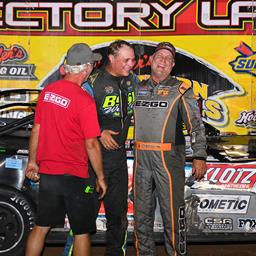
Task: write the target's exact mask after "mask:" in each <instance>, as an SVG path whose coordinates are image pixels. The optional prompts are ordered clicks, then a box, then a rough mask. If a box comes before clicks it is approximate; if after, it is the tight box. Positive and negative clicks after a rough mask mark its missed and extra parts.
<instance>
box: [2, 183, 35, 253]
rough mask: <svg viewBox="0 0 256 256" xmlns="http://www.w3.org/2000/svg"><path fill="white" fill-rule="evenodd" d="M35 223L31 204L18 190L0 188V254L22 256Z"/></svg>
mask: <svg viewBox="0 0 256 256" xmlns="http://www.w3.org/2000/svg"><path fill="white" fill-rule="evenodd" d="M34 223H35V210H34V207H33V205H32V203H31V202H30V201H29V200H28V199H27V198H26V197H25V196H24V195H23V194H22V193H21V192H20V191H18V190H15V189H11V188H7V187H0V254H3V255H5V256H18V255H19V256H20V255H23V253H24V249H25V242H26V238H27V236H28V234H29V232H30V230H31V229H32V228H33V226H34Z"/></svg>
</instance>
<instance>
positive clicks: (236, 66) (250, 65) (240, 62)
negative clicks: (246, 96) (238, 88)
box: [229, 42, 256, 76]
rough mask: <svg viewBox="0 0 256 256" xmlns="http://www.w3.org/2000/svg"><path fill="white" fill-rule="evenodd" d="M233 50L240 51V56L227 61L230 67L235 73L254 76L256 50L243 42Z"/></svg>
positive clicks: (255, 70)
mask: <svg viewBox="0 0 256 256" xmlns="http://www.w3.org/2000/svg"><path fill="white" fill-rule="evenodd" d="M235 50H236V51H237V52H239V53H240V56H238V57H237V58H236V59H235V60H234V61H231V62H230V63H229V64H230V65H231V66H232V69H233V70H234V71H235V72H236V73H247V74H250V75H252V76H256V52H254V51H253V50H252V49H251V47H250V46H248V45H247V44H246V43H244V42H242V43H241V44H240V46H239V47H237V48H235Z"/></svg>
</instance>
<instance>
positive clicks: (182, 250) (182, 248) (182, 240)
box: [179, 207, 187, 254]
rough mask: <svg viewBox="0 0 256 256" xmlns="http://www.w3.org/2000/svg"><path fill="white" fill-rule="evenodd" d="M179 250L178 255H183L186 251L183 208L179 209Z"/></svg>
mask: <svg viewBox="0 0 256 256" xmlns="http://www.w3.org/2000/svg"><path fill="white" fill-rule="evenodd" d="M179 249H180V254H185V253H186V251H187V247H186V221H185V207H180V208H179Z"/></svg>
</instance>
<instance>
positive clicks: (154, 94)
mask: <svg viewBox="0 0 256 256" xmlns="http://www.w3.org/2000/svg"><path fill="white" fill-rule="evenodd" d="M175 53H176V50H175V48H174V46H173V45H172V44H170V43H169V42H162V43H159V44H158V45H157V47H156V50H155V53H154V54H153V55H152V56H151V57H150V61H151V77H150V78H149V79H148V80H146V81H143V82H142V84H141V85H140V86H139V88H138V93H137V95H136V103H135V110H134V111H135V168H134V218H135V237H136V249H137V256H153V255H155V252H154V250H155V248H154V240H153V225H154V197H153V191H154V189H156V191H157V196H158V199H159V204H160V209H161V214H162V218H163V224H164V238H165V246H166V252H167V254H166V255H168V256H177V255H186V224H185V207H184V206H185V203H184V180H185V177H184V176H185V172H184V165H185V139H184V135H183V131H182V126H183V122H184V123H185V125H186V128H187V130H188V133H189V135H190V136H191V145H192V149H193V159H194V160H193V175H194V176H195V178H196V179H198V180H200V179H201V178H202V177H203V175H204V173H205V172H206V163H205V159H206V139H205V133H204V126H203V124H202V120H201V116H200V112H199V108H198V106H197V101H196V99H195V96H194V94H193V91H192V89H191V87H190V86H189V85H187V84H185V83H182V82H180V81H178V80H177V79H176V78H174V77H172V76H171V75H170V73H171V71H172V69H173V67H174V65H175Z"/></svg>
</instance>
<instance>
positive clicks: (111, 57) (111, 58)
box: [108, 54, 115, 63]
mask: <svg viewBox="0 0 256 256" xmlns="http://www.w3.org/2000/svg"><path fill="white" fill-rule="evenodd" d="M114 58H115V56H114V55H113V54H109V55H108V59H109V62H110V63H113V62H114Z"/></svg>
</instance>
